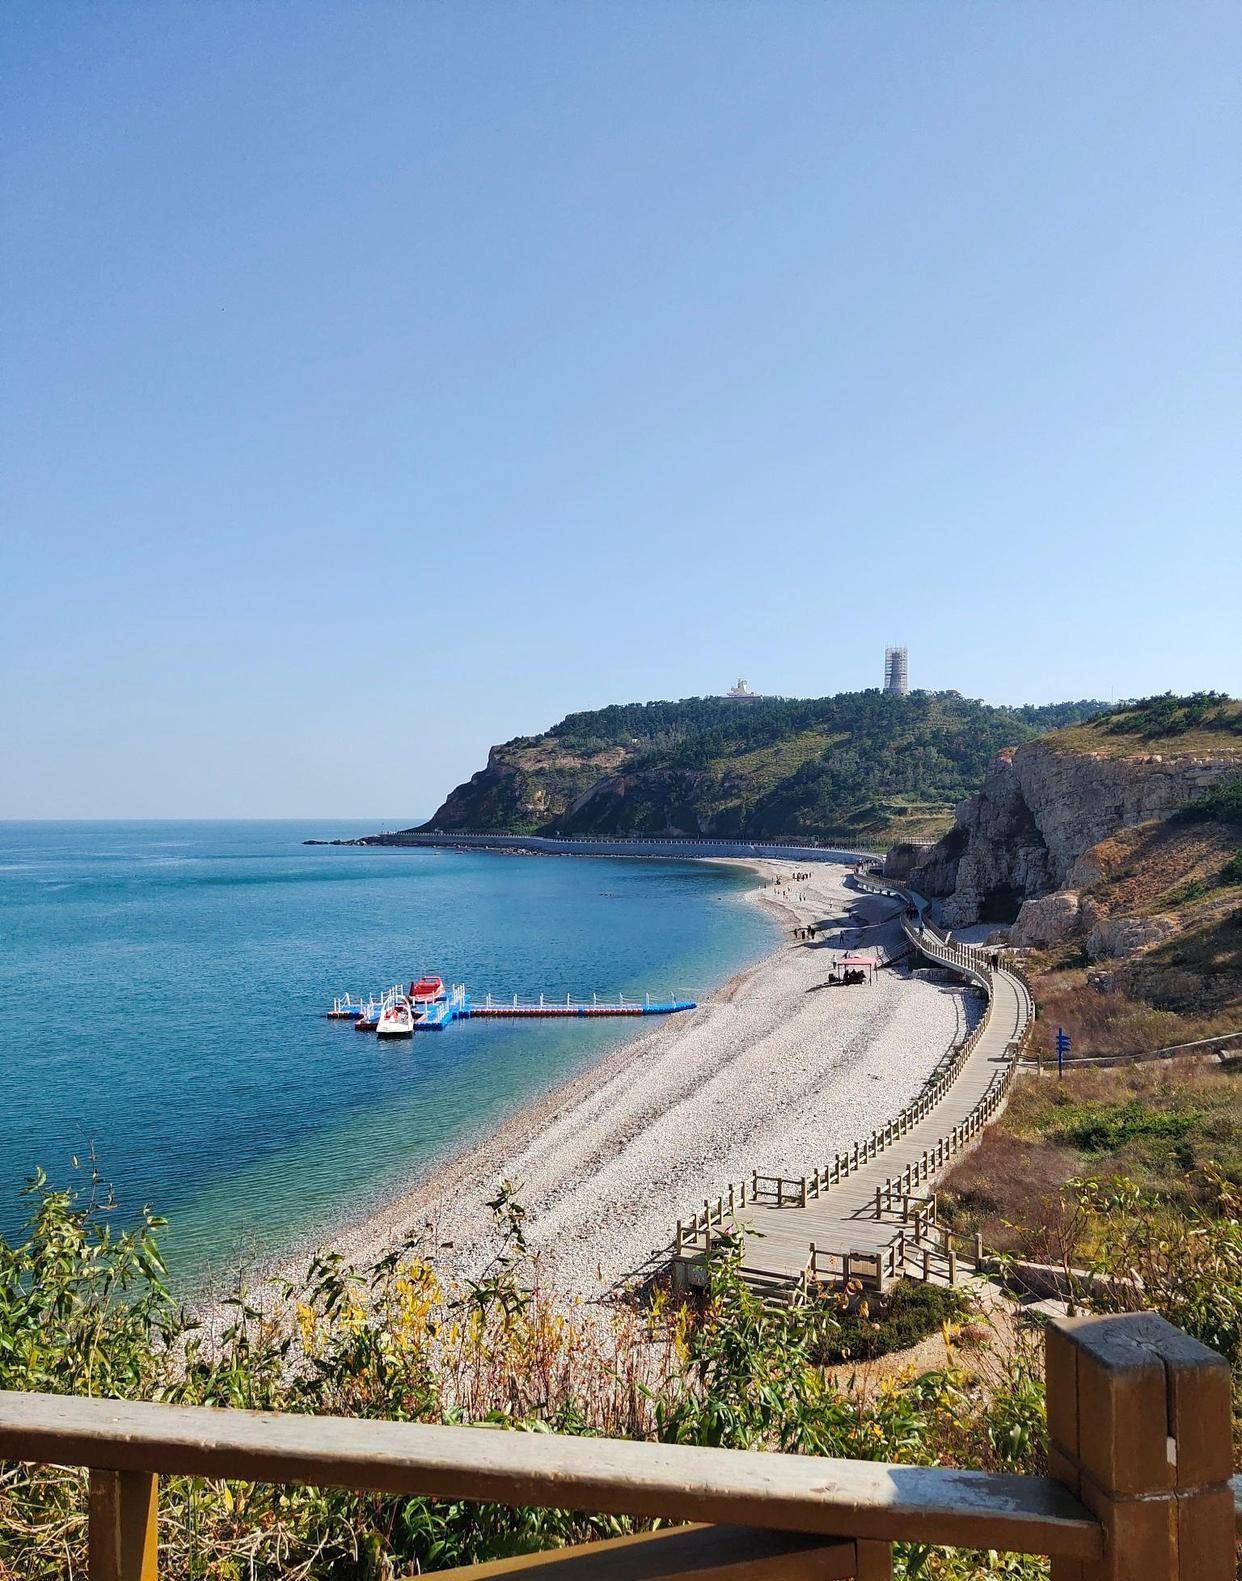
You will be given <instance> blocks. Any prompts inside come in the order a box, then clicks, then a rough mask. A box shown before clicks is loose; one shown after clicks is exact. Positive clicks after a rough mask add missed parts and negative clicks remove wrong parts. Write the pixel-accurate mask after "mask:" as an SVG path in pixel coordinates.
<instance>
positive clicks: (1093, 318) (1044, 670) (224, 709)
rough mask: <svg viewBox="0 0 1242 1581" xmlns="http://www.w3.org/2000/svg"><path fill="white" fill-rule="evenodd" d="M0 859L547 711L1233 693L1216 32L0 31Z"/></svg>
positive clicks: (1225, 69)
mask: <svg viewBox="0 0 1242 1581" xmlns="http://www.w3.org/2000/svg"><path fill="white" fill-rule="evenodd" d="M0 27H2V30H3V38H2V43H0V71H2V79H3V80H2V81H0V117H2V120H3V142H4V147H5V157H4V167H3V183H4V185H3V193H2V194H0V196H2V200H3V238H2V247H3V254H2V257H3V282H2V283H3V290H2V292H0V320H2V323H0V333H2V337H3V343H4V356H5V359H6V363H7V378H6V380H5V392H4V395H3V411H2V413H0V418H2V421H3V440H2V443H3V455H2V456H0V461H2V462H3V481H2V483H0V488H2V490H3V493H2V496H0V505H2V508H3V513H4V515H3V539H2V548H0V557H2V561H3V564H2V568H0V600H2V602H3V608H2V609H0V665H2V668H3V676H2V679H3V682H4V688H3V697H4V712H5V719H4V726H5V747H4V750H3V752H2V753H0V816H10V817H39V816H46V817H60V816H133V817H142V816H159V815H166V816H211V815H220V816H248V815H254V816H260V815H273V816H278V815H284V814H288V815H311V814H316V815H341V816H344V815H354V814H356V815H359V816H371V815H372V814H373V815H375V816H376V817H377V818H385V819H388V820H397V819H404V818H412V817H414V816H417V815H420V814H425V813H427V812H429V811H430V810H431V809H432V807H433V806H434V805H435V804H436V803H437V802H438V800H439V799H440V797H441V795H442V794H443V792H444V791H445V790H446V789H447V788H448V787H449V786H450V785H451V784H453V783H454V782H455V781H456V780H458V779H460V778H462V777H464V776H465V775H466V774H468V773H470V772H471V771H473V770H474V769H475V768H477V767H480V766H481V764H482V762H483V760H484V755H485V752H486V748H487V747H488V745H489V744H490V743H491V742H493V741H498V740H502V739H505V738H506V737H509V736H511V735H515V734H518V733H524V732H530V731H535V730H538V729H540V728H541V727H543V726H546V725H547V724H550V723H551V722H552V721H554V720H555V719H557V718H559V717H560V716H561V715H562V714H564V713H565V712H567V711H568V710H571V709H578V708H587V707H594V706H597V705H600V704H604V703H608V702H615V701H627V700H634V699H645V698H656V697H679V696H687V695H692V694H695V693H701V692H711V691H720V690H723V689H724V687H726V686H727V685H728V684H729V683H730V682H731V681H732V680H733V679H734V678H735V677H736V676H737V675H739V674H742V675H745V676H746V677H747V678H748V680H749V681H750V682H751V684H752V685H753V686H754V687H756V688H757V689H759V690H763V691H773V692H784V693H789V694H800V695H820V694H823V693H829V692H834V691H840V690H846V689H854V688H858V687H863V686H869V685H876V684H878V683H879V680H880V676H881V665H882V657H883V649H884V646H885V644H886V642H891V641H904V642H906V643H908V645H909V648H910V669H911V679H912V682H913V684H915V685H924V686H928V687H933V688H934V687H949V686H952V687H957V688H958V689H960V690H961V691H963V692H965V693H967V694H968V695H975V696H982V697H985V698H987V699H989V700H992V701H1014V702H1019V701H1044V700H1050V699H1056V698H1066V697H1082V696H1093V695H1094V696H1130V695H1138V694H1145V693H1148V692H1152V691H1162V690H1164V689H1166V688H1174V689H1179V690H1180V689H1189V688H1195V687H1200V686H1217V687H1222V688H1225V689H1227V690H1232V691H1235V692H1236V691H1238V690H1240V689H1242V663H1240V662H1239V639H1238V623H1237V614H1238V608H1239V598H1238V593H1239V585H1238V556H1237V545H1238V540H1239V500H1240V498H1242V489H1240V483H1242V460H1240V457H1242V445H1240V443H1239V436H1240V435H1242V399H1240V395H1242V391H1240V383H1242V379H1240V368H1242V359H1240V356H1239V345H1240V344H1242V289H1240V282H1242V220H1240V216H1242V190H1240V188H1242V181H1240V179H1239V173H1240V172H1242V109H1240V103H1242V101H1240V96H1239V92H1238V75H1237V73H1238V62H1239V59H1242V8H1239V7H1238V6H1237V5H1236V4H1234V3H1230V4H1221V5H1209V4H1195V3H1189V4H1188V3H1184V0H1181V3H1177V4H1169V5H1143V4H1125V5H1122V4H1113V3H1110V4H1094V5H1093V4H1084V3H1082V0H1075V3H1073V4H1057V3H1050V0H1040V3H1038V4H1036V3H1027V4H1017V3H1013V4H983V3H979V4H952V3H949V4H935V5H931V4H921V3H910V4H885V3H882V0H881V3H871V4H865V5H864V4H856V3H845V0H841V3H835V4H834V3H831V0H821V3H810V0H807V3H805V4H777V3H771V0H766V3H763V4H752V3H743V0H716V3H712V4H707V3H702V0H700V3H680V0H653V3H647V0H627V3H624V4H622V3H615V0H610V3H593V0H556V3H550V4H535V3H522V0H516V3H512V4H484V3H474V0H453V3H448V0H443V3H422V4H412V3H401V4H392V5H387V4H375V3H368V0H354V3H345V0H340V3H337V4H331V5H328V4H315V3H305V0H303V3H298V4H292V3H287V4H280V3H276V0H271V3H267V4H250V3H245V4H225V3H215V0H199V3H194V4H189V3H184V4H182V3H174V0H160V3H158V4H153V5H148V4H133V5H129V4H112V3H108V0H94V3H91V4H89V5H79V4H73V3H71V0H57V3H55V4H48V3H47V0H34V3H28V4H23V3H20V0H9V4H7V5H6V6H5V8H4V15H3V18H2V19H0Z"/></svg>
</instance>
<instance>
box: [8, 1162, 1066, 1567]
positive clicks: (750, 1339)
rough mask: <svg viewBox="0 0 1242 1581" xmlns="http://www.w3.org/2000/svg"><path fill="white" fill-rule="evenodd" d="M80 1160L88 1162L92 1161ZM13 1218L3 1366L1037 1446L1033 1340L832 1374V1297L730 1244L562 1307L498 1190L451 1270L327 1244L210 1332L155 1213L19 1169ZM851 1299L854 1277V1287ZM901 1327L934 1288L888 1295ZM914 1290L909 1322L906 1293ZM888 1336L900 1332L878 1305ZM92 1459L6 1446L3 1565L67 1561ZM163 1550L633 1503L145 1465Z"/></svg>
mask: <svg viewBox="0 0 1242 1581" xmlns="http://www.w3.org/2000/svg"><path fill="white" fill-rule="evenodd" d="M96 1184H97V1183H96ZM29 1195H30V1201H31V1206H32V1212H31V1218H30V1225H29V1232H28V1235H27V1236H26V1238H25V1239H24V1240H22V1241H20V1242H19V1243H18V1244H14V1245H9V1244H7V1243H5V1242H4V1241H0V1388H4V1389H40V1390H50V1391H54V1392H58V1393H76V1394H90V1395H96V1396H105V1397H110V1398H125V1399H151V1400H162V1401H167V1402H170V1403H186V1404H210V1405H219V1406H233V1407H244V1408H250V1409H258V1410H280V1411H294V1412H314V1413H321V1414H330V1415H343V1416H354V1417H361V1418H367V1417H384V1418H391V1419H395V1420H400V1421H422V1422H453V1423H458V1424H463V1423H473V1424H477V1425H478V1426H479V1427H480V1428H484V1429H492V1430H507V1431H513V1432H543V1431H548V1430H553V1431H558V1432H568V1433H578V1434H587V1435H590V1434H595V1433H604V1434H609V1435H613V1436H622V1437H629V1438H638V1439H648V1440H659V1441H662V1442H677V1443H695V1444H716V1445H724V1446H727V1447H736V1448H753V1449H762V1448H772V1449H777V1448H779V1449H782V1450H786V1451H789V1452H791V1453H797V1454H822V1455H844V1456H851V1457H855V1458H861V1459H900V1460H902V1461H906V1462H909V1463H913V1464H932V1463H944V1464H966V1465H977V1466H983V1467H988V1468H994V1469H998V1470H1013V1471H1023V1470H1033V1469H1036V1468H1038V1467H1039V1465H1040V1458H1041V1455H1042V1450H1043V1435H1044V1428H1043V1419H1042V1390H1041V1386H1040V1382H1039V1379H1040V1361H1039V1355H1038V1347H1037V1345H1036V1344H1035V1343H1033V1342H1032V1343H1030V1344H1028V1345H1025V1346H1023V1347H1019V1348H1018V1349H1016V1350H1012V1351H1006V1352H1005V1353H1004V1354H1003V1355H997V1356H996V1357H994V1358H991V1359H990V1360H989V1361H988V1364H987V1365H988V1373H987V1384H986V1387H985V1386H984V1383H983V1381H982V1379H983V1375H982V1374H981V1373H980V1372H979V1371H978V1370H977V1369H976V1366H975V1364H973V1363H972V1365H971V1366H969V1367H968V1366H965V1365H959V1364H958V1363H957V1362H956V1361H953V1362H952V1363H951V1365H950V1366H948V1367H942V1368H940V1369H938V1370H936V1371H933V1372H929V1373H927V1374H925V1375H923V1376H920V1377H914V1376H900V1377H894V1378H892V1379H889V1380H886V1381H884V1382H882V1383H881V1384H880V1386H879V1387H878V1389H875V1390H871V1391H862V1390H851V1389H849V1388H839V1387H837V1386H836V1385H834V1384H833V1383H831V1382H830V1381H829V1379H828V1377H827V1376H826V1374H825V1372H824V1370H823V1368H822V1366H821V1365H819V1362H818V1359H817V1358H818V1355H819V1354H820V1353H821V1352H824V1351H825V1350H827V1349H829V1348H830V1347H831V1346H832V1344H833V1343H834V1336H837V1335H839V1334H841V1333H843V1332H845V1330H844V1328H843V1326H842V1322H843V1320H842V1315H841V1312H840V1310H839V1303H838V1302H837V1301H834V1300H826V1301H823V1302H820V1303H816V1304H812V1305H810V1306H808V1307H806V1308H804V1309H801V1310H783V1311H779V1312H770V1311H768V1310H766V1309H765V1308H764V1307H763V1306H762V1305H761V1304H759V1303H758V1302H757V1301H756V1300H755V1299H754V1298H753V1297H752V1296H751V1295H750V1294H749V1292H748V1291H747V1290H746V1288H745V1287H744V1286H743V1285H742V1283H741V1281H740V1279H739V1278H738V1273H737V1261H738V1258H737V1248H736V1247H732V1246H730V1245H729V1244H728V1243H727V1242H722V1243H721V1244H720V1246H718V1247H717V1249H716V1253H715V1255H714V1259H713V1263H712V1266H711V1270H710V1287H709V1290H708V1292H707V1295H706V1297H705V1299H704V1302H703V1304H702V1307H701V1308H700V1309H698V1310H691V1309H689V1308H674V1307H672V1306H671V1305H670V1304H669V1303H668V1302H667V1300H666V1299H662V1298H658V1299H657V1301H656V1303H655V1306H654V1309H652V1310H646V1311H639V1310H637V1309H631V1308H619V1309H617V1310H615V1311H608V1310H602V1311H600V1310H587V1309H582V1308H557V1307H555V1306H554V1305H553V1304H551V1303H550V1302H549V1300H548V1299H547V1297H546V1295H544V1294H541V1293H539V1292H538V1291H537V1290H536V1289H535V1287H534V1280H533V1275H532V1270H531V1268H530V1265H529V1262H528V1259H527V1254H526V1248H525V1242H524V1238H523V1228H522V1210H521V1208H520V1207H519V1206H518V1205H517V1204H516V1203H515V1202H514V1200H513V1197H512V1193H511V1192H509V1191H503V1192H502V1193H501V1194H500V1195H499V1196H498V1197H497V1199H496V1200H495V1202H494V1203H493V1204H492V1205H491V1206H492V1208H493V1211H494V1213H495V1215H496V1223H497V1243H496V1250H495V1257H494V1259H493V1261H492V1263H491V1265H490V1267H489V1268H488V1269H487V1271H486V1272H485V1274H484V1275H483V1276H482V1277H481V1278H480V1279H478V1280H477V1281H475V1282H471V1283H466V1284H464V1285H453V1284H449V1283H446V1282H445V1281H443V1280H442V1278H441V1276H440V1275H439V1274H438V1272H437V1270H436V1268H435V1267H434V1265H433V1263H432V1262H431V1261H430V1260H429V1258H428V1256H427V1255H426V1253H425V1250H424V1249H423V1248H422V1247H420V1246H419V1245H417V1244H415V1243H414V1242H410V1243H408V1244H407V1245H405V1246H403V1247H402V1248H400V1249H399V1250H398V1251H397V1252H395V1253H394V1254H392V1255H391V1256H389V1257H386V1258H384V1259H383V1260H381V1261H380V1262H378V1263H376V1264H375V1265H374V1266H371V1267H365V1268H352V1267H349V1266H347V1265H346V1264H344V1263H343V1262H342V1261H341V1260H340V1259H339V1258H338V1257H336V1256H334V1255H327V1254H325V1255H320V1256H318V1257H316V1258H315V1259H314V1260H313V1261H312V1262H311V1264H310V1266H309V1267H308V1269H307V1271H306V1274H305V1275H304V1277H303V1278H302V1279H301V1280H299V1281H297V1282H296V1284H294V1285H292V1286H290V1287H288V1288H287V1289H286V1290H285V1291H284V1292H283V1301H282V1302H281V1313H282V1316H280V1317H272V1316H265V1315H264V1314H263V1313H262V1312H261V1311H260V1310H259V1308H258V1306H257V1305H256V1304H255V1302H254V1301H253V1300H252V1299H251V1298H250V1297H249V1296H248V1295H247V1294H246V1293H245V1292H244V1291H238V1292H236V1293H235V1294H234V1295H233V1296H232V1297H230V1298H229V1299H228V1301H226V1302H225V1303H224V1306H223V1309H222V1310H223V1313H224V1316H223V1320H222V1322H221V1323H220V1326H219V1327H220V1331H219V1333H218V1335H217V1336H216V1337H215V1338H212V1339H209V1338H208V1337H207V1336H206V1335H205V1334H204V1333H203V1331H202V1330H200V1329H199V1328H198V1327H197V1326H196V1325H195V1323H194V1322H193V1321H192V1320H191V1319H190V1318H189V1317H188V1316H187V1314H186V1313H184V1312H183V1311H182V1310H180V1308H179V1307H178V1306H177V1304H176V1302H175V1301H174V1300H173V1298H172V1296H171V1295H170V1293H169V1291H168V1289H167V1286H166V1283H165V1278H164V1269H163V1264H162V1262H161V1259H160V1254H159V1249H158V1246H157V1241H156V1237H157V1234H158V1231H159V1229H160V1221H159V1220H158V1219H155V1218H153V1217H150V1216H147V1217H146V1218H145V1219H144V1220H143V1222H142V1223H141V1224H139V1225H138V1226H137V1227H136V1228H134V1229H132V1230H125V1231H116V1230H114V1229H113V1228H112V1227H111V1223H110V1220H111V1214H112V1210H111V1207H110V1204H109V1203H108V1201H107V1199H106V1198H101V1197H100V1196H99V1194H98V1191H97V1189H93V1190H92V1191H90V1192H89V1193H87V1194H86V1196H85V1197H84V1198H83V1199H79V1198H78V1197H76V1196H75V1195H73V1194H72V1193H70V1192H64V1191H50V1190H49V1189H48V1188H47V1185H46V1183H45V1182H44V1181H43V1180H42V1179H38V1180H36V1181H35V1182H33V1183H32V1185H31V1187H30V1188H29ZM851 1294H852V1296H854V1297H856V1296H857V1294H858V1292H857V1291H853V1292H851ZM897 1310H899V1311H902V1312H904V1316H903V1317H902V1318H901V1320H900V1321H901V1322H902V1323H904V1324H906V1325H907V1326H908V1331H909V1332H911V1333H914V1332H919V1331H922V1324H925V1323H926V1322H928V1321H929V1320H930V1314H931V1309H930V1307H929V1306H928V1304H927V1302H926V1300H925V1299H924V1300H922V1301H920V1300H919V1299H918V1298H911V1299H910V1300H909V1301H908V1302H904V1303H898V1304H897ZM916 1312H921V1313H922V1314H923V1318H922V1322H921V1323H915V1322H913V1319H912V1314H914V1313H916ZM889 1332H890V1335H891V1337H893V1338H894V1339H895V1338H896V1337H897V1326H896V1320H894V1324H893V1325H892V1327H891V1328H890V1331H889ZM85 1491H86V1489H85V1477H84V1474H83V1473H82V1472H81V1471H79V1470H76V1469H67V1468H58V1467H54V1466H26V1465H22V1466H13V1467H11V1468H9V1469H8V1470H7V1471H6V1474H5V1476H4V1478H3V1481H0V1574H3V1575H6V1576H7V1575H18V1574H20V1575H22V1576H23V1577H27V1578H43V1577H47V1578H51V1577H64V1576H77V1575H82V1574H83V1573H84V1566H85V1538H86V1522H85ZM160 1503H161V1511H160V1515H161V1556H160V1564H161V1572H162V1573H163V1574H164V1575H166V1576H168V1577H171V1578H174V1581H183V1578H184V1581H189V1578H191V1577H193V1578H196V1581H197V1578H211V1581H217V1578H218V1581H240V1578H242V1577H254V1578H257V1581H262V1578H269V1577H270V1578H273V1581H274V1578H276V1577H281V1578H288V1577H293V1578H300V1577H309V1576H311V1575H314V1576H316V1577H341V1578H344V1577H349V1578H351V1581H354V1578H363V1577H365V1578H381V1577H385V1578H386V1577H391V1576H393V1575H400V1574H407V1573H410V1572H411V1571H413V1570H415V1569H427V1570H435V1569H443V1568H446V1567H448V1566H451V1565H456V1564H463V1563H468V1562H471V1561H479V1560H485V1559H489V1558H494V1557H499V1556H501V1555H505V1554H513V1553H522V1552H527V1551H530V1550H533V1549H538V1548H547V1547H555V1546H557V1545H558V1544H562V1543H566V1542H573V1541H583V1540H587V1539H589V1538H591V1537H593V1536H608V1535H615V1534H617V1533H619V1532H622V1531H624V1530H626V1529H628V1527H629V1525H630V1524H631V1523H629V1522H626V1521H624V1520H620V1519H617V1518H614V1517H611V1516H605V1515H590V1514H583V1513H581V1512H571V1511H565V1510H561V1511H555V1510H554V1511H546V1510H534V1509H518V1510H511V1509H508V1508H507V1507H504V1506H498V1505H486V1504H483V1505H480V1504H473V1503H466V1502H454V1501H442V1500H433V1499H425V1498H390V1497H381V1496H378V1495H375V1496H372V1495H365V1496H359V1495H355V1494H350V1493H345V1492H339V1491H336V1490H332V1489H325V1488H304V1487H275V1486H268V1485H264V1484H253V1485H252V1484H247V1483H223V1482H216V1481H208V1480H205V1479H201V1478H189V1477H172V1476H170V1477H167V1478H164V1479H162V1482H161V1489H160ZM1041 1573H1042V1571H1041V1568H1040V1566H1039V1564H1038V1563H1037V1562H1035V1561H1027V1560H1021V1561H1017V1560H1004V1561H998V1562H997V1566H996V1567H995V1568H993V1567H989V1566H988V1564H987V1562H986V1561H984V1560H982V1559H972V1558H971V1557H970V1556H962V1555H959V1556H952V1557H950V1556H946V1555H942V1554H938V1553H932V1552H929V1551H927V1550H925V1549H910V1550H907V1551H906V1553H905V1554H904V1555H903V1557H902V1559H901V1561H900V1563H899V1569H898V1574H899V1575H904V1576H907V1577H911V1578H913V1577H920V1578H928V1581H930V1578H937V1581H967V1578H974V1577H983V1576H993V1575H996V1576H999V1575H1007V1576H1009V1575H1013V1576H1023V1577H1030V1578H1032V1581H1033V1578H1034V1577H1036V1576H1038V1575H1039V1574H1041Z"/></svg>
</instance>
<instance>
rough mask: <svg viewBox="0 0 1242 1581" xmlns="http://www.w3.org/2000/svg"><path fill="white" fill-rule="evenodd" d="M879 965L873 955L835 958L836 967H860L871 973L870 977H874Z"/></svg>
mask: <svg viewBox="0 0 1242 1581" xmlns="http://www.w3.org/2000/svg"><path fill="white" fill-rule="evenodd" d="M879 964H880V963H879V962H878V961H877V960H876V958H875V956H874V955H842V956H839V957H838V958H837V965H838V966H841V967H846V966H862V967H865V968H866V970H867V971H868V972H870V973H871V975H872V977H874V976H875V972H876V968H877V967H878V966H879Z"/></svg>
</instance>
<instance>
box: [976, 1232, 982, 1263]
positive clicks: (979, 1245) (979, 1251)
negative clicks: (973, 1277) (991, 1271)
mask: <svg viewBox="0 0 1242 1581" xmlns="http://www.w3.org/2000/svg"><path fill="white" fill-rule="evenodd" d="M982 1267H983V1232H982V1231H981V1230H976V1231H975V1272H976V1273H978V1271H979V1269H981V1268H982Z"/></svg>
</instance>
